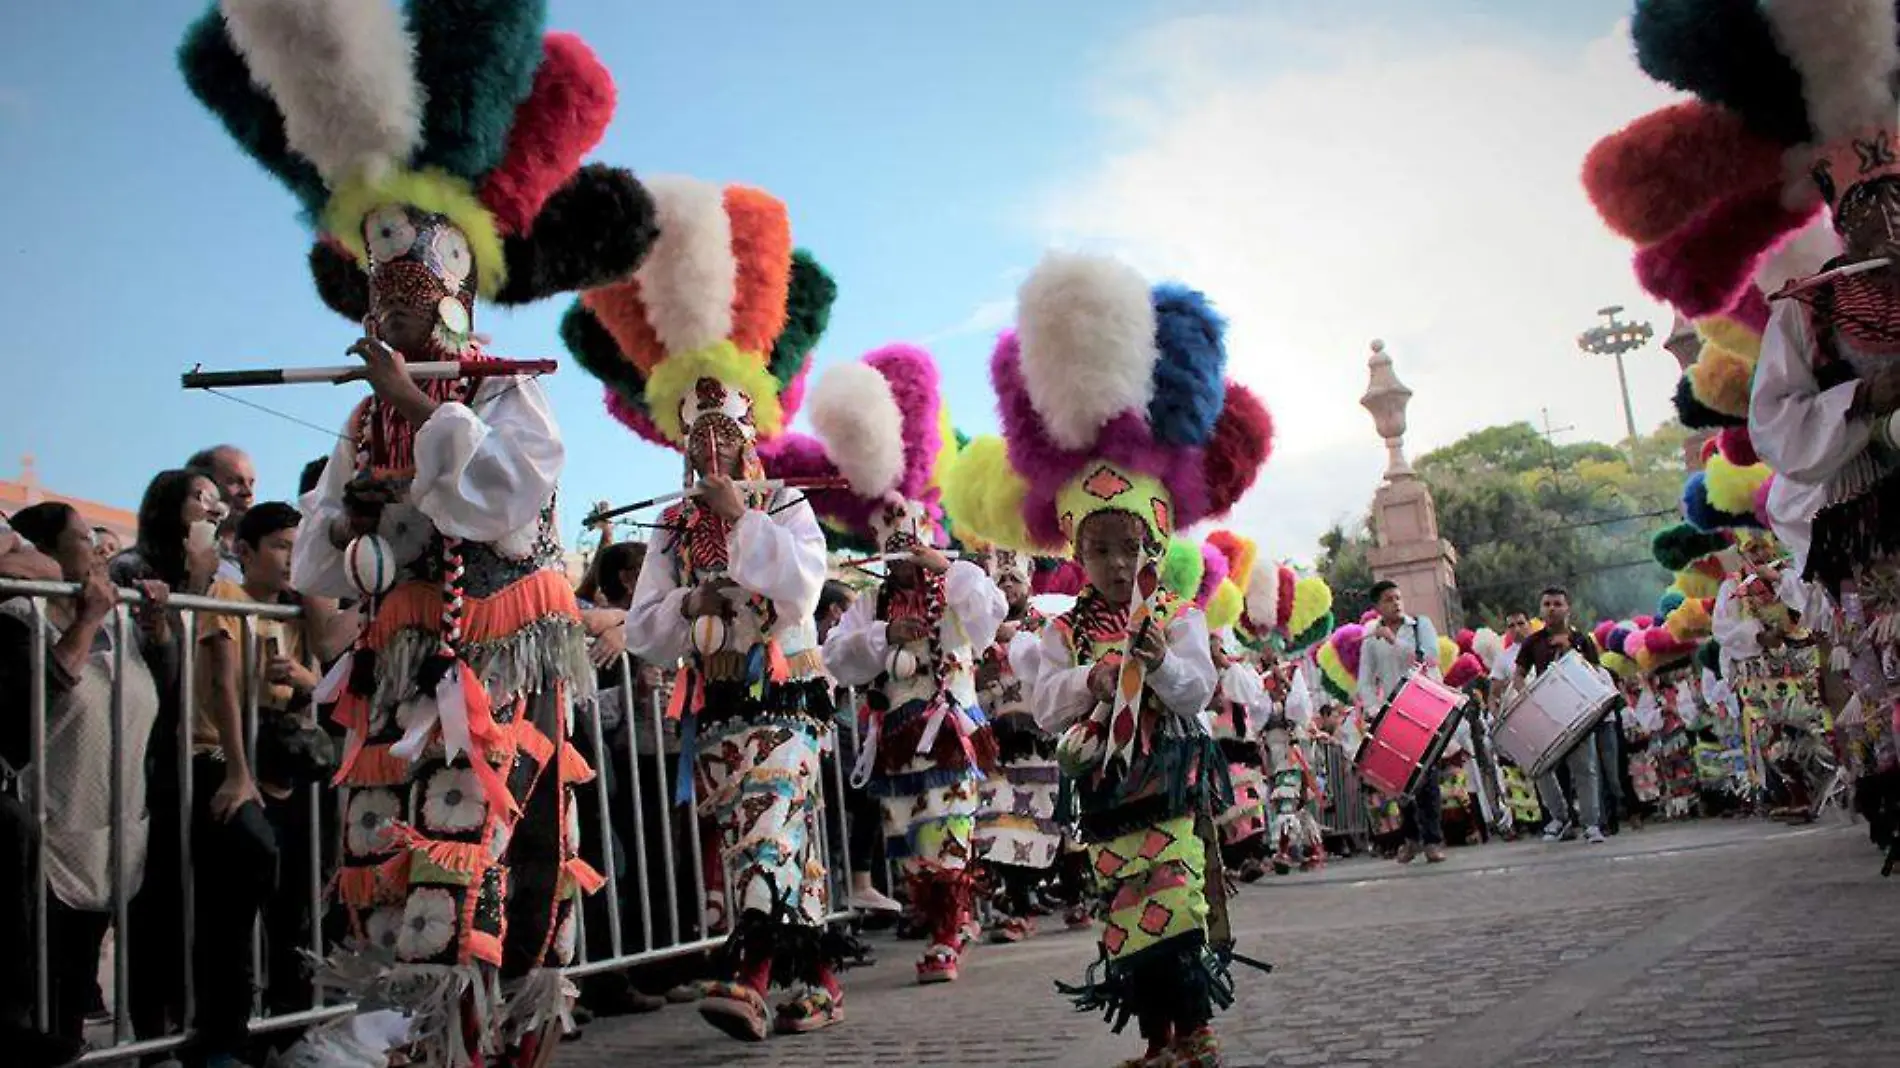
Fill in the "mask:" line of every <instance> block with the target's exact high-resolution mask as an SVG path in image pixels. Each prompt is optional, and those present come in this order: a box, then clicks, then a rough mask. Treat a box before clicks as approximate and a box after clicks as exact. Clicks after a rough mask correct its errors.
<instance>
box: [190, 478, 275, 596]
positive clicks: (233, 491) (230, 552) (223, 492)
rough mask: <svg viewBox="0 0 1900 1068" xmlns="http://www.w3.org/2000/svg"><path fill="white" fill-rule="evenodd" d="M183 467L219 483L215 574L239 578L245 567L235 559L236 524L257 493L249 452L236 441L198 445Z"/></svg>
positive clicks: (237, 579) (231, 578)
mask: <svg viewBox="0 0 1900 1068" xmlns="http://www.w3.org/2000/svg"><path fill="white" fill-rule="evenodd" d="M185 467H186V468H187V469H188V470H192V471H196V472H198V473H199V474H201V475H203V476H205V477H206V478H208V479H210V480H211V482H212V484H213V485H215V486H217V487H218V496H219V497H220V498H221V499H222V500H223V501H224V520H223V522H222V523H221V524H220V525H219V527H218V541H219V546H220V550H219V551H220V554H221V556H222V557H223V559H222V561H221V562H220V563H219V565H218V578H220V579H223V580H225V581H227V582H242V581H243V579H244V568H243V565H242V564H241V563H240V562H239V560H238V549H237V528H238V524H239V523H240V522H242V521H243V520H244V513H246V512H248V511H250V510H251V502H252V501H253V500H255V499H256V497H257V468H256V467H254V466H252V464H251V458H250V456H249V455H248V454H246V453H245V452H244V450H243V449H240V448H238V447H237V446H236V445H213V446H211V447H210V448H208V449H199V450H198V451H197V452H195V453H192V454H191V459H189V460H186V461H185Z"/></svg>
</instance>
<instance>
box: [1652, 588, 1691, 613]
mask: <svg viewBox="0 0 1900 1068" xmlns="http://www.w3.org/2000/svg"><path fill="white" fill-rule="evenodd" d="M1684 600H1685V598H1684V597H1683V596H1682V591H1681V590H1664V591H1663V595H1662V596H1661V597H1659V598H1657V600H1656V618H1657V619H1666V618H1668V616H1669V613H1671V612H1674V611H1675V610H1676V609H1678V608H1681V607H1682V602H1683V601H1684Z"/></svg>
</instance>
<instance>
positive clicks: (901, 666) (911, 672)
mask: <svg viewBox="0 0 1900 1068" xmlns="http://www.w3.org/2000/svg"><path fill="white" fill-rule="evenodd" d="M886 670H887V671H888V672H889V673H890V676H891V678H894V679H909V678H914V677H915V676H916V674H917V654H916V653H913V652H911V651H910V650H909V649H893V650H891V658H890V662H889V663H888V664H887V665H886Z"/></svg>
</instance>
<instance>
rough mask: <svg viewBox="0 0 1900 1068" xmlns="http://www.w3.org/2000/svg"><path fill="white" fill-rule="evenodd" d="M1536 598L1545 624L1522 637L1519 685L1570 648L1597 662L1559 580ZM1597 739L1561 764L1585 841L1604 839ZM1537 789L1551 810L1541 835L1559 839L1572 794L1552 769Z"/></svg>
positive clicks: (1517, 674) (1517, 670)
mask: <svg viewBox="0 0 1900 1068" xmlns="http://www.w3.org/2000/svg"><path fill="white" fill-rule="evenodd" d="M1538 601H1539V605H1538V607H1539V610H1540V612H1541V614H1542V616H1543V619H1544V629H1542V630H1540V631H1538V632H1537V633H1535V634H1533V635H1531V636H1530V637H1528V638H1526V639H1524V641H1523V642H1522V643H1521V649H1520V651H1519V652H1518V654H1517V665H1516V668H1515V669H1514V670H1515V677H1516V685H1517V686H1518V687H1522V686H1523V685H1524V684H1525V683H1526V682H1528V681H1529V680H1531V679H1532V678H1535V677H1536V676H1538V675H1541V674H1543V673H1544V672H1545V671H1546V670H1547V669H1548V668H1549V667H1550V665H1552V664H1554V663H1556V662H1557V661H1558V660H1560V659H1562V658H1563V656H1564V655H1565V654H1566V653H1569V652H1572V651H1575V652H1576V653H1577V655H1579V656H1581V657H1583V658H1584V659H1585V660H1587V661H1589V662H1590V663H1591V665H1592V666H1595V665H1596V663H1597V646H1596V642H1595V641H1593V640H1591V638H1590V635H1589V633H1588V632H1587V631H1583V630H1580V629H1578V628H1577V627H1575V626H1573V625H1571V622H1570V593H1569V591H1567V590H1565V589H1564V588H1563V587H1561V586H1552V587H1550V588H1548V589H1546V590H1545V591H1544V592H1543V594H1542V595H1541V596H1540V597H1539V598H1538ZM1607 725H1608V726H1609V727H1610V729H1611V731H1612V732H1614V730H1615V729H1616V721H1615V720H1614V719H1611V720H1609V721H1608V724H1607ZM1600 730H1601V728H1599V731H1600ZM1599 744H1600V741H1585V742H1584V743H1583V744H1581V745H1578V746H1577V747H1576V748H1575V749H1573V750H1571V751H1570V755H1569V756H1568V757H1566V758H1565V765H1566V766H1567V767H1568V768H1569V770H1570V789H1571V792H1572V793H1574V794H1575V795H1576V797H1575V799H1574V800H1575V801H1576V806H1577V817H1578V819H1580V820H1581V821H1582V822H1583V837H1584V839H1585V840H1586V841H1589V842H1602V841H1603V785H1602V771H1601V768H1602V764H1601V763H1600V762H1599V761H1598V759H1597V749H1598V747H1599ZM1609 744H1610V745H1611V746H1612V747H1614V746H1615V744H1616V743H1615V739H1614V738H1612V739H1611V741H1610V743H1609ZM1614 753H1615V749H1614V748H1612V749H1611V754H1612V756H1611V760H1612V763H1611V764H1610V767H1611V768H1612V769H1614V768H1615V766H1616V765H1615V763H1614ZM1612 774H1614V771H1612ZM1537 793H1538V796H1539V797H1541V798H1542V799H1543V802H1544V808H1545V809H1546V810H1548V811H1549V813H1550V822H1549V823H1548V824H1547V825H1545V827H1544V841H1546V842H1555V841H1559V840H1561V839H1562V838H1563V837H1564V836H1565V835H1566V834H1567V833H1568V832H1569V831H1570V827H1571V824H1570V800H1569V799H1566V798H1565V797H1564V790H1563V784H1562V783H1560V782H1559V781H1558V780H1557V772H1556V771H1555V770H1552V771H1549V772H1547V773H1545V775H1544V776H1543V777H1542V778H1540V779H1538V780H1537Z"/></svg>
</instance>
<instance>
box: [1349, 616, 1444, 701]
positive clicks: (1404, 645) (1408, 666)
mask: <svg viewBox="0 0 1900 1068" xmlns="http://www.w3.org/2000/svg"><path fill="white" fill-rule="evenodd" d="M1420 663H1423V664H1424V665H1425V671H1426V674H1428V675H1430V676H1431V677H1432V678H1437V677H1438V632H1437V630H1436V629H1434V628H1433V627H1432V621H1431V620H1430V619H1426V618H1424V617H1421V616H1406V617H1405V620H1404V621H1403V622H1401V623H1400V624H1399V626H1398V631H1397V640H1396V641H1388V640H1386V639H1384V638H1375V637H1373V636H1372V632H1371V630H1370V629H1368V630H1367V632H1366V640H1365V644H1363V645H1361V646H1360V648H1359V702H1360V705H1361V707H1363V708H1365V709H1366V711H1367V712H1368V713H1370V712H1372V711H1375V710H1377V709H1378V708H1379V706H1381V705H1383V704H1385V702H1386V701H1387V700H1389V699H1390V698H1391V697H1392V695H1393V694H1395V693H1397V692H1399V687H1400V686H1403V685H1405V677H1406V676H1407V675H1409V674H1411V671H1412V668H1413V667H1414V666H1415V665H1417V664H1420Z"/></svg>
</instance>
